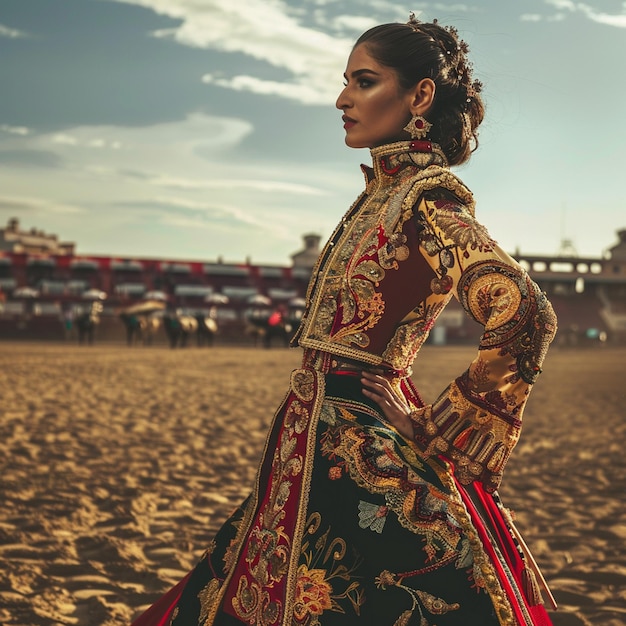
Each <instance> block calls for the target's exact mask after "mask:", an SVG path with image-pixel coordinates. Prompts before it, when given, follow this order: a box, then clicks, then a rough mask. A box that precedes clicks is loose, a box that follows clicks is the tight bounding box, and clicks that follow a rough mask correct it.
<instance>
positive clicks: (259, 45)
mask: <svg viewBox="0 0 626 626" xmlns="http://www.w3.org/2000/svg"><path fill="white" fill-rule="evenodd" d="M113 1H116V2H123V3H127V4H135V5H139V6H143V7H146V8H149V9H152V10H153V11H155V12H157V13H159V14H161V15H167V16H169V17H172V18H175V19H179V20H181V24H180V26H178V27H175V28H169V29H165V30H160V31H158V32H156V33H155V36H158V37H164V38H169V39H173V40H175V41H177V42H178V43H180V44H183V45H186V46H192V47H197V48H205V49H212V50H218V51H221V52H237V53H242V54H245V55H247V56H249V57H252V58H254V59H257V60H259V61H263V62H266V63H269V64H270V65H272V66H274V67H276V68H279V69H281V70H285V71H286V72H288V74H290V75H291V76H292V78H291V79H289V78H287V79H286V81H285V82H284V83H277V82H275V81H265V80H262V79H260V78H258V77H254V76H235V77H230V78H220V79H219V81H220V82H218V81H217V79H214V78H213V77H212V76H211V75H209V79H206V78H205V82H209V83H213V84H220V85H221V86H223V87H228V88H231V89H240V90H246V91H253V92H254V93H262V94H272V95H279V96H281V97H285V98H290V99H296V100H299V101H301V102H303V103H305V104H329V103H332V102H334V99H335V96H336V91H337V87H338V85H339V84H340V81H341V76H342V73H343V70H344V66H345V62H346V58H347V56H348V54H349V51H350V48H351V45H352V43H353V42H352V40H350V39H344V38H342V37H337V36H331V35H329V34H327V33H324V32H321V31H319V30H314V29H312V28H309V27H307V26H303V25H301V24H300V23H299V22H298V21H297V19H296V18H295V17H294V15H293V11H292V10H291V9H290V8H289V7H288V6H287V4H286V3H285V2H282V1H281V0H245V1H243V0H233V1H231V2H226V3H225V2H223V1H222V0H206V1H205V2H202V3H199V2H197V0H113ZM281 84H282V85H284V87H281V86H280V85H281Z"/></svg>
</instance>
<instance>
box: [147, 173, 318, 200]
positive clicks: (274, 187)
mask: <svg viewBox="0 0 626 626" xmlns="http://www.w3.org/2000/svg"><path fill="white" fill-rule="evenodd" d="M136 175H137V173H135V176H136ZM145 178H146V179H148V180H150V182H151V183H152V184H154V185H157V186H159V187H169V188H171V189H234V188H237V189H249V190H253V191H261V192H265V193H287V194H293V195H304V196H323V195H326V193H327V192H326V191H325V190H322V189H318V188H315V187H311V186H309V185H302V184H298V183H291V182H287V181H281V180H254V179H249V178H245V179H228V178H219V179H213V180H190V179H187V178H173V177H171V176H150V175H146V176H145Z"/></svg>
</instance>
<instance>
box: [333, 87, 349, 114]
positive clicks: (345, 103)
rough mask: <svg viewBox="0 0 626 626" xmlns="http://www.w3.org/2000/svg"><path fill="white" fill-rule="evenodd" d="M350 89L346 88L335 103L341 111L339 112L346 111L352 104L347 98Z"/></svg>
mask: <svg viewBox="0 0 626 626" xmlns="http://www.w3.org/2000/svg"><path fill="white" fill-rule="evenodd" d="M347 89H348V87H347V86H346V87H344V88H343V89H342V90H341V92H340V93H339V96H338V97H337V101H336V102H335V106H336V107H337V108H338V109H339V110H344V109H347V108H349V106H350V103H349V99H348V96H347V93H346V91H347Z"/></svg>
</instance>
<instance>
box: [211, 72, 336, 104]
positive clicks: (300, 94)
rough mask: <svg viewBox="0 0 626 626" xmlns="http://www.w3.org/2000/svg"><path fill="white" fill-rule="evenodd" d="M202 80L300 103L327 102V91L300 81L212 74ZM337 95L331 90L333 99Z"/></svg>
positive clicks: (236, 89) (228, 87)
mask: <svg viewBox="0 0 626 626" xmlns="http://www.w3.org/2000/svg"><path fill="white" fill-rule="evenodd" d="M202 82H203V83H206V84H208V85H211V84H212V85H218V86H219V87H226V88H227V89H234V90H235V91H250V92H252V93H258V94H261V95H264V96H280V97H281V98H287V99H288V100H296V101H298V102H301V103H302V104H318V105H326V104H328V103H329V100H328V98H329V97H330V95H329V93H328V92H327V91H326V90H325V91H323V92H322V91H320V90H318V89H316V88H315V87H314V86H312V85H306V84H302V83H301V82H295V83H289V82H279V81H275V80H262V79H260V78H255V77H254V76H246V75H241V76H234V77H233V78H217V77H215V76H213V75H212V74H205V75H204V76H203V77H202ZM336 97H337V89H334V91H333V99H334V98H336Z"/></svg>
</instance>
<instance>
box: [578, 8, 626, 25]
mask: <svg viewBox="0 0 626 626" xmlns="http://www.w3.org/2000/svg"><path fill="white" fill-rule="evenodd" d="M624 6H625V10H624V11H623V12H622V13H620V14H618V15H611V14H610V13H599V12H597V11H595V10H594V9H592V8H591V7H589V6H587V5H585V4H580V5H578V9H579V11H582V12H583V13H584V14H585V15H586V16H587V17H588V18H589V19H590V20H593V21H594V22H598V24H606V25H607V26H616V27H617V28H626V5H624Z"/></svg>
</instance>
